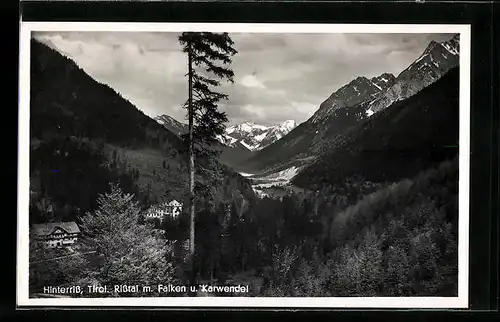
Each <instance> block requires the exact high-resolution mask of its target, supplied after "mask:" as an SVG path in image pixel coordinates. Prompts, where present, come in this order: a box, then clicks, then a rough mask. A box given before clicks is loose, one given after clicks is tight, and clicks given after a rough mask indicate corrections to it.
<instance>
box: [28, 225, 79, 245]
mask: <svg viewBox="0 0 500 322" xmlns="http://www.w3.org/2000/svg"><path fill="white" fill-rule="evenodd" d="M31 231H32V233H33V234H34V235H35V237H36V238H38V239H39V240H42V241H44V242H45V244H46V245H47V246H48V247H49V248H54V247H65V246H71V245H73V244H74V243H75V242H76V241H77V240H78V237H79V236H80V234H81V231H80V228H79V227H78V225H77V224H76V223H75V222H74V221H69V222H54V223H45V224H35V225H33V226H32V230H31Z"/></svg>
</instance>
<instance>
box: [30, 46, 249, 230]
mask: <svg viewBox="0 0 500 322" xmlns="http://www.w3.org/2000/svg"><path fill="white" fill-rule="evenodd" d="M31 45H32V48H31V50H32V53H31V57H32V60H31V117H30V124H31V158H30V162H31V168H30V178H31V194H32V195H31V199H30V202H31V210H32V211H31V213H32V216H31V219H32V221H36V222H40V221H41V222H44V221H46V220H74V219H75V218H76V215H77V214H83V213H85V212H86V211H88V210H90V209H93V208H94V207H95V206H96V204H95V202H96V199H97V194H98V193H103V192H105V191H107V187H108V183H109V182H112V181H118V182H120V183H121V185H122V187H123V188H124V189H125V191H126V192H132V193H134V194H135V195H136V198H137V199H138V200H140V201H141V206H142V207H143V208H146V207H148V206H149V205H150V204H153V203H157V202H160V201H163V200H167V199H169V198H177V199H182V198H183V197H184V195H185V191H186V189H187V182H188V181H187V170H186V160H187V159H186V156H185V148H184V143H183V142H182V140H181V139H180V138H179V137H178V136H177V135H175V134H174V133H171V132H170V131H168V130H166V129H165V128H164V127H163V126H161V125H160V124H158V123H157V122H156V121H154V120H152V119H150V118H149V117H147V116H146V115H144V114H143V113H142V112H141V111H139V110H138V109H137V108H136V107H135V106H133V105H132V104H131V103H130V102H128V101H127V100H125V99H124V98H122V97H121V96H120V95H119V94H118V93H116V92H115V91H114V90H113V89H111V88H110V87H109V86H107V85H104V84H100V83H98V82H96V81H95V80H94V79H92V78H91V77H90V76H89V75H87V74H86V73H85V72H84V71H83V70H82V69H80V68H79V67H78V66H77V65H76V64H75V63H74V62H73V61H71V60H70V59H68V58H67V57H64V56H63V55H61V54H60V53H59V52H57V51H55V50H53V49H51V48H49V47H48V46H46V45H44V44H42V43H40V42H38V41H36V40H32V43H31ZM200 164H205V166H206V165H207V164H209V165H210V166H211V167H212V168H211V170H214V171H215V170H217V171H219V172H223V173H224V174H223V175H222V180H223V182H224V184H227V185H229V187H231V189H230V190H231V191H233V193H232V194H233V195H234V193H235V191H236V193H237V194H240V195H241V193H240V192H243V193H244V195H245V198H252V197H253V192H252V190H251V188H250V187H249V186H247V185H248V184H247V182H246V180H245V179H244V178H243V177H241V176H240V175H238V174H236V173H234V172H233V171H232V170H230V169H228V168H227V167H226V166H223V165H221V164H219V163H217V162H207V161H205V162H204V161H203V160H200ZM212 177H213V176H211V175H209V174H208V173H204V172H203V171H200V172H199V178H201V180H199V182H200V184H201V185H203V184H204V183H205V184H206V185H210V186H211V187H212V190H214V191H213V192H214V193H215V197H216V198H215V199H217V200H226V199H228V198H231V196H228V195H224V192H223V191H224V187H223V186H214V185H213V183H212V182H211V181H210V180H212V179H214V178H212ZM200 189H202V188H201V187H200ZM240 189H241V190H240ZM225 190H228V188H227V187H226V188H225ZM47 217H49V218H47Z"/></svg>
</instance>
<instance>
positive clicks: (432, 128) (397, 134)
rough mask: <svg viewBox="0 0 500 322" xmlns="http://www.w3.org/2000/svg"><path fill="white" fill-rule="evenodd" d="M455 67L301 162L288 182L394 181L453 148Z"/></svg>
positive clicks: (456, 92)
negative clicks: (306, 163)
mask: <svg viewBox="0 0 500 322" xmlns="http://www.w3.org/2000/svg"><path fill="white" fill-rule="evenodd" d="M458 97H459V69H458V67H456V68H454V69H452V70H451V71H450V72H449V73H448V74H446V75H444V76H443V77H442V78H441V79H439V80H438V81H436V82H435V83H433V84H432V85H430V86H428V87H427V88H425V89H423V90H422V91H421V92H419V93H417V94H416V95H414V96H412V97H410V98H408V99H406V100H404V101H401V102H397V103H395V104H393V105H391V106H390V107H388V108H386V109H385V110H383V111H381V112H379V113H378V114H376V115H374V116H373V117H372V118H369V119H367V120H365V121H363V122H362V123H361V124H359V125H358V126H356V127H354V128H352V129H351V130H349V131H348V133H346V134H345V135H343V136H342V139H341V142H338V143H337V144H339V146H338V147H336V148H333V149H331V150H330V151H329V152H327V153H324V154H323V155H322V156H321V157H319V158H318V159H317V160H316V161H315V162H314V163H313V164H311V165H310V166H308V167H306V168H305V169H304V170H303V171H301V172H300V173H299V174H298V175H297V176H296V177H295V178H294V179H293V183H294V184H296V185H298V186H302V187H313V186H317V185H322V184H326V185H331V184H336V183H340V182H343V181H344V180H345V179H346V178H349V177H352V176H361V177H362V178H364V179H365V180H369V181H376V182H383V181H396V180H399V179H401V178H405V177H410V176H414V175H415V174H416V173H418V172H419V171H422V170H423V169H427V168H429V167H430V166H432V165H433V164H435V163H438V162H441V161H443V160H446V159H448V158H451V157H453V156H455V155H456V154H457V153H458V133H459V128H458V124H459V123H458V117H459V105H458Z"/></svg>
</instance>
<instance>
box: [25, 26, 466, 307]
mask: <svg viewBox="0 0 500 322" xmlns="http://www.w3.org/2000/svg"><path fill="white" fill-rule="evenodd" d="M20 24H21V25H20V47H19V53H20V59H19V80H20V81H19V137H18V140H19V141H18V143H19V151H18V158H19V159H18V160H19V161H18V200H17V206H18V212H17V223H18V236H17V305H18V307H20V308H21V307H26V306H29V307H67V306H75V307H85V306H102V307H110V306H113V307H115V306H124V307H127V306H128V307H138V306H140V307H186V308H187V307H222V308H224V307H249V308H256V307H263V308H426V309H435V308H467V307H468V302H469V278H468V277H469V175H470V174H469V167H470V164H469V162H470V160H469V156H470V68H471V62H470V55H471V52H470V51H471V39H470V38H471V34H470V33H471V28H470V25H448V24H447V25H438V24H280V23H273V24H257V23H256V24H247V23H111V22H21V23H20ZM33 31H82V32H84V31H87V32H88V31H100V32H113V31H114V32H182V31H211V32H223V31H227V32H231V33H239V32H245V33H249V32H250V33H459V34H460V101H459V102H460V103H459V104H460V121H459V122H460V134H459V220H458V221H459V223H458V226H459V227H458V229H459V236H458V297H309V298H305V297H304V298H302V297H301V298H297V297H285V298H272V297H231V298H228V297H173V298H172V297H171V298H159V297H154V298H146V297H134V298H68V299H66V298H65V299H53V298H44V299H40V298H36V299H35V298H29V295H28V293H29V292H28V285H29V279H28V276H29V265H28V262H29V256H28V253H29V245H28V242H29V238H28V235H29V216H28V214H29V145H30V133H29V130H30V127H29V122H30V121H29V118H30V105H29V104H30V41H31V32H33Z"/></svg>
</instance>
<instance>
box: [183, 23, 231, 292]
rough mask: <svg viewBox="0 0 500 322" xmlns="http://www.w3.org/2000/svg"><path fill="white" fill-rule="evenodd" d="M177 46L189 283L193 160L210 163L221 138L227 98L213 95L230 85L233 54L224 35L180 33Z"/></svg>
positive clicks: (192, 249)
mask: <svg viewBox="0 0 500 322" xmlns="http://www.w3.org/2000/svg"><path fill="white" fill-rule="evenodd" d="M179 43H180V44H181V46H182V50H183V52H184V53H186V54H187V58H188V73H187V74H186V76H187V77H188V89H189V91H188V99H187V101H186V103H185V104H184V108H186V109H187V111H188V113H187V114H188V115H187V117H188V126H189V131H188V133H187V134H186V135H185V140H186V142H187V144H188V156H189V162H188V171H189V216H190V234H189V254H190V260H191V264H192V266H191V270H192V271H191V282H192V283H194V282H195V276H196V270H195V267H194V265H195V260H194V256H195V156H205V157H208V160H210V159H213V154H214V153H217V151H214V149H213V145H214V143H216V141H217V136H219V135H223V134H224V129H225V124H224V123H225V122H227V116H226V114H225V113H224V112H221V111H219V110H218V103H219V102H220V101H221V100H227V99H228V95H227V94H224V93H220V92H217V91H215V87H218V86H219V85H220V81H229V82H231V83H232V82H233V77H234V72H233V71H232V70H231V69H230V68H229V67H228V65H229V64H231V57H232V56H233V55H235V54H236V53H237V51H236V50H235V49H234V48H233V44H234V42H233V40H232V39H231V38H230V37H229V35H228V34H227V33H211V32H184V33H182V34H181V35H180V36H179Z"/></svg>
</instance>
